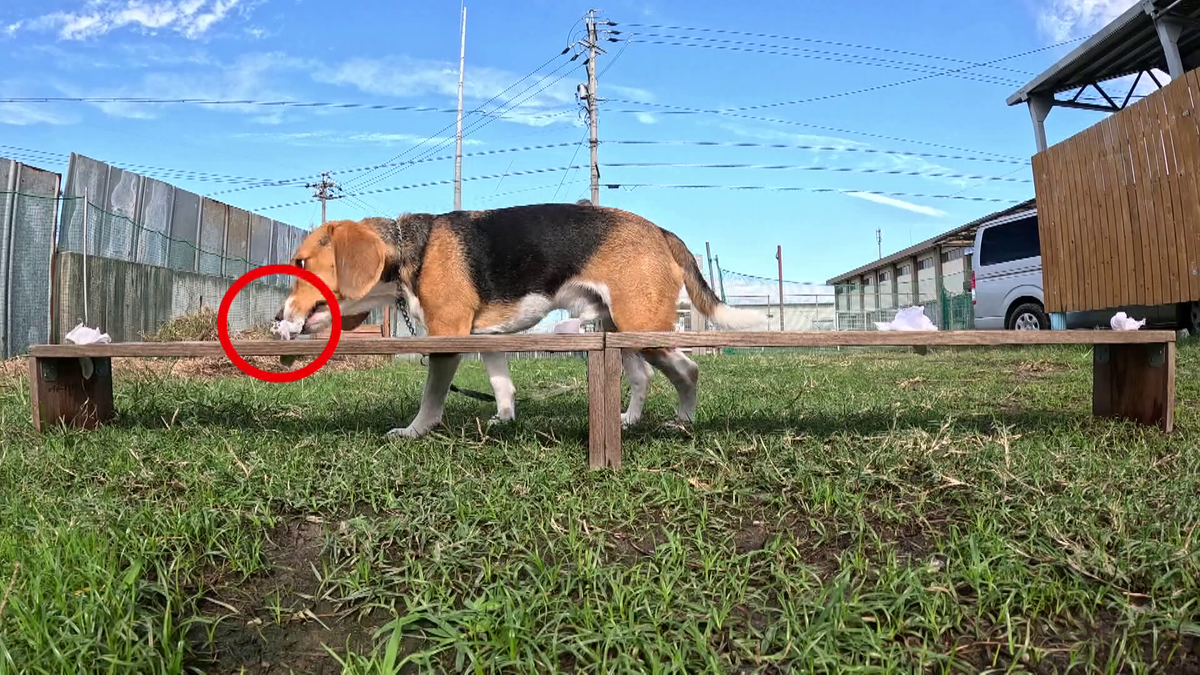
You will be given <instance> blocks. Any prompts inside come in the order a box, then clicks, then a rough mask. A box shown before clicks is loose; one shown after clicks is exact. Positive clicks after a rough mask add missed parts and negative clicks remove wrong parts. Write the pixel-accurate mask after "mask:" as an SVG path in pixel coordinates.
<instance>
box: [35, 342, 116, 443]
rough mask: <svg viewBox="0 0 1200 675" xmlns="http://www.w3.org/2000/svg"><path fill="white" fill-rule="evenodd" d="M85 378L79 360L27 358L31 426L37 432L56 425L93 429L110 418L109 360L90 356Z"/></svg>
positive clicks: (111, 397) (81, 362) (81, 360)
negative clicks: (31, 414) (31, 411)
mask: <svg viewBox="0 0 1200 675" xmlns="http://www.w3.org/2000/svg"><path fill="white" fill-rule="evenodd" d="M89 361H90V364H91V367H90V370H91V372H90V374H89V376H88V377H85V376H84V375H85V369H87V368H86V366H85V361H84V359H81V358H73V357H66V358H59V357H50V358H46V357H33V358H30V359H29V393H30V399H31V401H32V403H33V426H34V428H35V429H37V430H38V431H43V430H46V429H49V428H50V427H53V426H56V425H58V424H66V425H67V426H68V427H76V428H81V429H95V428H96V427H99V426H100V425H102V424H104V423H106V422H108V421H109V420H111V419H112V417H113V389H112V360H111V359H109V358H107V357H91V358H90V359H89Z"/></svg>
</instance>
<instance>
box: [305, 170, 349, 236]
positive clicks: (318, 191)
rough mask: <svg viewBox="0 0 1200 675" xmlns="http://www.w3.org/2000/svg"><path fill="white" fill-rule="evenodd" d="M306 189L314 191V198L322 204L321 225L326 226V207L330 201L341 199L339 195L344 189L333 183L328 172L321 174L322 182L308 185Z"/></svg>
mask: <svg viewBox="0 0 1200 675" xmlns="http://www.w3.org/2000/svg"><path fill="white" fill-rule="evenodd" d="M304 187H306V188H310V189H312V190H314V192H313V197H316V198H317V199H318V200H319V201H320V202H321V224H322V225H324V224H325V205H326V204H327V203H328V202H329V200H330V199H339V198H341V196H342V195H341V194H339V193H340V192H341V191H342V189H341V188H340V187H338V184H337V183H335V182H333V179H332V178H330V177H329V172H328V171H322V172H321V182H320V183H309V184H308V185H305V186H304Z"/></svg>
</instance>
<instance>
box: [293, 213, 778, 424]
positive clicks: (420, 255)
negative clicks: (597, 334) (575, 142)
mask: <svg viewBox="0 0 1200 675" xmlns="http://www.w3.org/2000/svg"><path fill="white" fill-rule="evenodd" d="M292 262H293V264H295V265H296V266H297V267H302V268H304V269H306V270H308V271H310V272H312V273H313V274H316V275H317V276H318V277H320V278H321V280H322V281H324V282H325V283H326V284H328V285H329V288H330V289H331V290H332V291H333V292H334V294H335V296H336V297H337V299H338V303H339V307H340V309H341V312H342V329H343V330H352V329H353V328H355V327H357V326H358V325H359V324H361V323H362V322H363V321H364V320H365V319H366V318H367V314H368V312H370V311H371V310H372V309H374V308H377V307H385V306H388V305H392V304H395V303H397V302H398V301H401V300H402V301H404V302H406V303H407V307H408V310H409V313H410V315H411V316H412V318H413V319H414V320H416V321H420V322H422V323H423V324H424V325H425V327H426V329H427V332H428V334H429V335H431V336H438V335H467V334H470V333H475V334H498V333H515V332H519V331H523V330H526V329H528V328H531V327H532V326H534V325H535V324H537V323H538V322H539V321H540V320H541V319H542V318H543V317H545V316H546V314H548V313H549V312H551V311H552V310H555V309H565V310H567V311H569V312H570V313H571V314H572V315H573V316H577V317H580V318H583V319H585V320H586V319H599V320H600V321H601V323H602V325H603V327H604V329H605V330H608V331H626V332H632V331H653V332H659V331H665V332H670V331H673V330H674V329H675V321H676V312H677V310H676V306H677V302H678V299H679V291H680V288H681V287H683V288H686V289H687V294H688V296H689V297H690V298H691V300H692V303H693V304H694V305H695V306H696V308H697V309H698V310H700V312H701V313H703V314H704V315H705V316H707V317H708V318H709V319H711V320H712V321H713V322H714V323H715V324H717V325H719V326H721V327H723V328H727V329H746V328H750V327H752V326H758V325H760V324H762V323H763V320H762V319H761V318H760V316H759V315H758V314H756V313H753V312H749V311H746V310H739V309H735V308H733V307H730V306H728V305H726V304H724V303H722V302H721V301H720V299H719V298H717V296H716V294H714V293H713V291H712V289H711V288H710V287H709V285H708V284H707V283H706V282H705V281H704V277H703V275H702V274H701V273H700V270H699V268H698V267H697V266H696V259H695V258H694V257H693V256H692V253H691V252H690V251H689V250H688V248H687V246H686V245H685V244H684V243H683V241H682V240H680V239H679V237H677V236H675V235H674V234H672V233H671V232H668V231H667V230H664V229H662V228H660V227H658V226H656V225H654V224H653V223H651V222H650V221H648V220H646V219H645V218H642V217H640V216H637V215H635V214H633V213H629V212H626V211H622V210H619V209H613V208H601V207H595V206H591V205H586V204H537V205H530V206H516V207H511V208H503V209H495V210H488V211H454V212H451V213H445V214H440V215H433V214H409V215H403V216H401V217H400V218H398V219H396V220H392V219H388V218H367V219H364V220H361V221H349V220H341V221H334V222H330V223H327V224H324V225H322V226H320V227H318V228H316V229H315V230H313V232H312V233H311V234H309V235H308V236H307V237H306V238H305V240H304V241H303V242H302V243H301V244H300V247H299V249H298V250H297V251H296V255H295V257H294V259H293V261H292ZM275 319H276V321H277V322H279V325H280V326H283V327H284V328H283V329H282V330H280V331H279V332H280V335H281V336H282V337H284V338H287V337H290V336H291V335H292V333H293V332H297V333H316V332H320V331H322V330H324V329H326V328H328V327H329V326H330V322H331V315H330V312H329V308H328V307H327V306H326V303H325V301H324V299H323V297H322V295H321V293H320V291H318V290H317V288H316V287H314V286H313V285H311V284H309V283H307V282H305V281H303V280H302V279H299V278H297V280H296V283H295V286H294V288H293V290H292V293H291V295H290V296H289V297H288V298H287V300H286V301H285V302H284V304H283V308H282V309H281V310H280V311H279V313H278V314H277V315H276V317H275ZM289 327H290V328H289ZM460 358H461V356H460V355H457V354H451V355H445V354H435V355H431V356H430V357H429V371H428V374H427V378H426V381H425V389H424V393H423V396H422V398H421V407H420V410H419V411H418V412H417V415H416V418H415V419H413V421H412V423H411V424H409V425H408V426H407V427H404V428H398V429H393V430H392V431H390V432H388V436H389V437H390V438H397V437H400V438H419V437H421V436H423V435H424V434H426V433H427V432H429V431H430V430H431V429H432V428H434V427H435V426H436V425H438V424H439V423H440V422H441V418H442V410H443V407H444V405H445V400H446V394H447V391H448V390H449V388H450V384H451V381H452V380H453V379H454V373H455V371H456V370H457V369H458V364H459V360H460ZM483 363H484V367H485V368H486V370H487V373H488V377H489V379H490V380H491V385H492V390H493V391H494V392H495V395H496V415H495V417H493V418H492V419H493V421H508V420H512V419H514V417H515V414H516V411H515V409H514V405H513V397H514V395H515V393H516V390H515V388H514V387H513V383H512V379H511V378H510V377H509V372H508V359H507V357H506V356H505V355H504V354H484V355H483ZM622 363H623V365H624V370H625V373H626V377H627V378H628V380H629V385H630V395H629V407H628V408H627V409H626V411H625V412H624V413H623V414H622V415H621V422H622V423H623V424H624V425H631V424H634V423H636V422H637V421H638V420H639V419H640V418H641V416H642V405H643V403H644V402H645V400H646V392H647V389H648V387H649V383H650V377H651V375H652V374H653V371H652V370H651V366H653V367H654V368H657V369H658V370H660V371H662V372H663V374H665V375H666V377H667V378H668V379H669V380H670V381H671V384H673V385H674V386H675V389H676V390H677V391H678V394H679V405H678V408H677V416H678V419H679V420H680V421H682V422H690V421H692V419H693V416H694V414H695V409H696V382H697V378H698V375H699V368H698V367H697V366H696V364H695V363H694V362H693V361H692V360H691V359H689V358H688V357H687V356H685V355H684V354H683V353H682V352H681V351H679V350H678V349H645V350H626V351H625V352H624V353H623V354H622Z"/></svg>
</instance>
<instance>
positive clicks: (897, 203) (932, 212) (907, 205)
mask: <svg viewBox="0 0 1200 675" xmlns="http://www.w3.org/2000/svg"><path fill="white" fill-rule="evenodd" d="M843 194H846V195H849V196H851V197H857V198H859V199H865V200H867V201H869V202H875V203H876V204H883V205H884V206H891V207H893V208H897V209H903V210H905V211H911V212H913V213H920V214H922V215H926V216H933V217H934V218H940V217H941V216H944V215H946V212H945V211H942V210H941V209H935V208H933V207H932V206H921V205H920V204H914V203H912V202H906V201H904V200H903V199H896V198H895V197H888V196H887V195H877V194H874V193H872V192H845V193H843Z"/></svg>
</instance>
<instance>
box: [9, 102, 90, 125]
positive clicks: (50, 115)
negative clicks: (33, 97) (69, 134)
mask: <svg viewBox="0 0 1200 675" xmlns="http://www.w3.org/2000/svg"><path fill="white" fill-rule="evenodd" d="M73 122H74V120H73V119H71V118H69V117H65V116H63V115H60V114H58V113H56V112H54V111H53V110H50V109H48V108H47V107H46V106H44V105H38V104H33V103H0V124H11V125H13V126H18V127H23V126H29V125H31V124H71V123H73Z"/></svg>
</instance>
